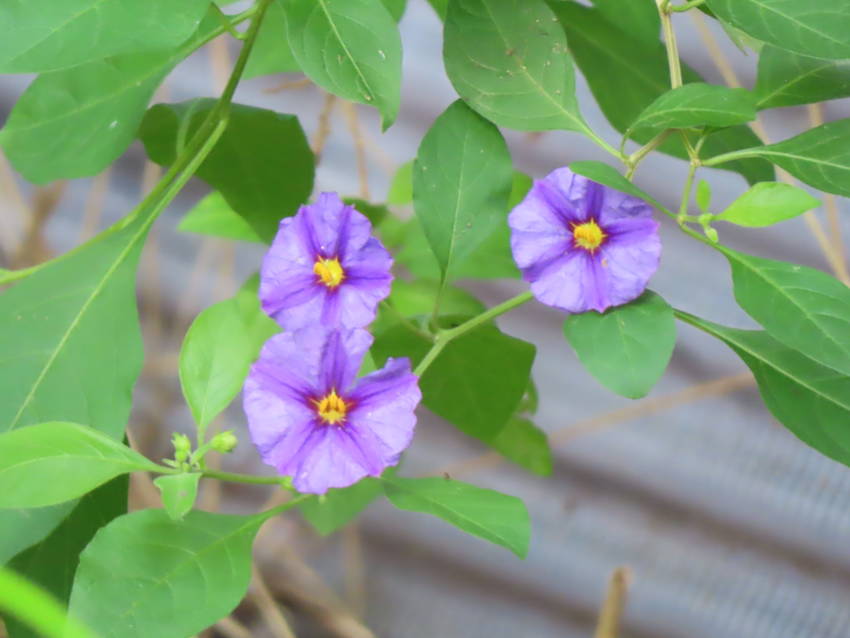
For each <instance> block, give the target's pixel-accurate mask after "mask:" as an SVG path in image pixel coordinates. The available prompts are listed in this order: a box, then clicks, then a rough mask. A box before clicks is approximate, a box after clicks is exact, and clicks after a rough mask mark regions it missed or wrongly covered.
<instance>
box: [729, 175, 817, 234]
mask: <svg viewBox="0 0 850 638" xmlns="http://www.w3.org/2000/svg"><path fill="white" fill-rule="evenodd" d="M818 206H820V202H819V201H818V200H816V199H815V198H814V197H812V196H811V195H809V194H808V193H807V192H806V191H804V190H803V189H801V188H797V187H796V186H791V185H790V184H783V183H780V182H761V183H759V184H755V185H754V186H752V187H751V188H750V189H749V190H748V191H747V192H746V193H744V194H743V195H741V196H740V197H739V198H738V199H736V200H735V201H734V202H732V203H731V204H730V205H729V208H727V209H726V210H724V211H723V212H722V213H720V214H719V215H717V217H716V219H718V220H720V221H724V222H730V223H732V224H737V225H738V226H750V227H757V226H770V225H771V224H775V223H777V222H781V221H784V220H786V219H791V218H792V217H796V216H797V215H801V214H802V213H805V212H806V211H807V210H811V209H813V208H817V207H818Z"/></svg>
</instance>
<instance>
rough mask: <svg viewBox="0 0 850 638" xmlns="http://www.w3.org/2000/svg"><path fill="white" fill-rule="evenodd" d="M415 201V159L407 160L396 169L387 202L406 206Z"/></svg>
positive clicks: (392, 204)
mask: <svg viewBox="0 0 850 638" xmlns="http://www.w3.org/2000/svg"><path fill="white" fill-rule="evenodd" d="M412 203H413V160H411V161H409V162H405V163H404V164H402V165H401V166H399V167H398V170H396V172H395V175H393V179H392V182H390V189H389V191H388V192H387V204H389V205H391V206H406V205H407V204H412Z"/></svg>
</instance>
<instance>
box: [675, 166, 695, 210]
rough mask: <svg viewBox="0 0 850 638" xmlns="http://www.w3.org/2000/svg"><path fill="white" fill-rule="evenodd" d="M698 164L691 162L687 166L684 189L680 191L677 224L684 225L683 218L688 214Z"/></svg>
mask: <svg viewBox="0 0 850 638" xmlns="http://www.w3.org/2000/svg"><path fill="white" fill-rule="evenodd" d="M697 166H698V164H697V163H696V162H691V163H690V165H689V166H688V177H687V178H686V179H685V187H684V188H683V189H682V201H681V202H679V224H680V225H681V224H684V223H685V218H686V217H687V214H688V206H689V205H690V203H691V191H692V190H693V185H694V175H696V172H697Z"/></svg>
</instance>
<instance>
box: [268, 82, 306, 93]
mask: <svg viewBox="0 0 850 638" xmlns="http://www.w3.org/2000/svg"><path fill="white" fill-rule="evenodd" d="M312 84H313V83H312V82H311V81H310V78H298V79H297V80H284V81H283V82H281V83H280V84H276V85H275V86H270V87H269V88H267V89H263V93H280V92H281V91H289V90H292V89H306V88H307V87H308V86H311V85H312Z"/></svg>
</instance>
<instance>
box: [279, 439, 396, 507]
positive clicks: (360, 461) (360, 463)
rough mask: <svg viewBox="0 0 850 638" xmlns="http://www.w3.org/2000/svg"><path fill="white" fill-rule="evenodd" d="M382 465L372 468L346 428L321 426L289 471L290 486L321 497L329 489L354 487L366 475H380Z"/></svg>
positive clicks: (371, 462) (370, 462)
mask: <svg viewBox="0 0 850 638" xmlns="http://www.w3.org/2000/svg"><path fill="white" fill-rule="evenodd" d="M381 471H383V466H380V465H373V459H370V458H368V457H367V456H366V455H365V454H364V452H363V451H362V450H361V449H360V446H359V445H358V444H357V442H356V441H354V440H353V438H352V435H351V434H350V433H349V432H347V430H346V426H335V425H325V426H320V427H319V428H318V429H317V430H316V431H315V433H314V434H313V437H312V439H311V440H310V441H309V444H308V445H305V447H304V449H303V451H302V453H301V454H299V456H298V460H297V464H296V465H294V466H293V467H292V468H291V472H290V475H291V476H292V485H293V486H294V487H295V489H296V490H298V491H299V492H301V493H304V494H324V493H325V492H327V491H328V490H329V489H330V488H335V487H348V486H349V485H354V483H356V482H357V481H359V480H360V479H362V478H364V477H366V476H379V475H380V474H381Z"/></svg>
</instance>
